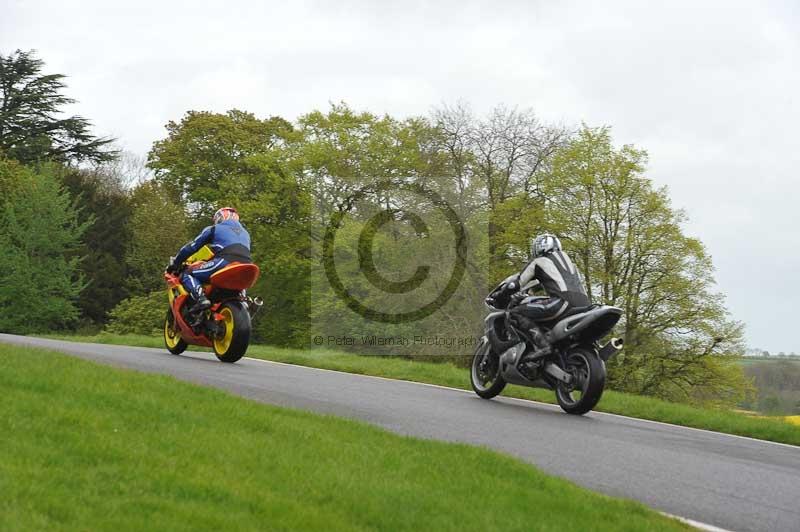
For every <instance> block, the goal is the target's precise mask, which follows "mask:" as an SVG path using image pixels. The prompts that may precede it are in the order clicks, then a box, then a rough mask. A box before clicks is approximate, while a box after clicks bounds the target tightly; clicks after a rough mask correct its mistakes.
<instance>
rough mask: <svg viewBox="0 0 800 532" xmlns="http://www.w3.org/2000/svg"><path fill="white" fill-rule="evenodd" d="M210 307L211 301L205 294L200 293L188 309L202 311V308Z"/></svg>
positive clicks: (196, 311) (193, 311) (195, 311)
mask: <svg viewBox="0 0 800 532" xmlns="http://www.w3.org/2000/svg"><path fill="white" fill-rule="evenodd" d="M210 307H211V301H209V300H208V298H207V297H206V295H205V294H201V295H200V297H198V298H197V300H196V302H195V304H194V305H192V308H191V309H189V310H190V311H191V312H192V313H198V312H202V311H204V310H208V309H209V308H210Z"/></svg>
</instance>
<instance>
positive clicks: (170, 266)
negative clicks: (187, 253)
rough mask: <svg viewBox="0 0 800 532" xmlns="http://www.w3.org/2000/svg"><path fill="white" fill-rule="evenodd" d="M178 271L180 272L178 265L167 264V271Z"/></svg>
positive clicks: (173, 272)
mask: <svg viewBox="0 0 800 532" xmlns="http://www.w3.org/2000/svg"><path fill="white" fill-rule="evenodd" d="M177 272H178V267H177V266H176V265H175V264H173V263H170V264H169V266H167V273H172V274H175V273H177Z"/></svg>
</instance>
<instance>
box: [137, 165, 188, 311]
mask: <svg viewBox="0 0 800 532" xmlns="http://www.w3.org/2000/svg"><path fill="white" fill-rule="evenodd" d="M130 205H131V209H132V212H131V215H130V221H129V223H128V227H127V230H128V233H129V235H130V240H129V241H128V242H127V245H126V249H125V253H124V256H125V265H126V266H127V269H128V278H127V280H126V288H127V289H128V290H129V291H130V293H132V294H134V295H137V296H138V295H142V294H146V293H148V292H151V291H154V290H158V289H160V288H162V287H163V286H164V280H163V278H162V274H163V272H164V269H165V268H166V266H167V263H168V261H169V257H170V256H172V255H174V254H175V253H176V252H177V251H178V249H180V247H181V246H183V245H184V244H185V243H186V242H188V240H189V238H190V235H189V229H188V220H187V217H186V213H185V211H184V209H183V206H182V205H181V204H180V203H179V202H178V201H176V200H175V199H174V197H172V196H171V195H170V194H169V193H168V191H167V190H166V189H165V188H164V186H162V185H159V184H158V183H155V182H153V181H146V182H144V183H142V184H140V185H139V186H137V187H136V188H135V189H133V191H132V192H131V197H130Z"/></svg>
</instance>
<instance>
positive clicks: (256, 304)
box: [247, 296, 264, 319]
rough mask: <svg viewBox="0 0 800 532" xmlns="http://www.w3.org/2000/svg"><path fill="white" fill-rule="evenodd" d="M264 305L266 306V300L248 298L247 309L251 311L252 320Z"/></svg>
mask: <svg viewBox="0 0 800 532" xmlns="http://www.w3.org/2000/svg"><path fill="white" fill-rule="evenodd" d="M262 305H264V300H263V299H261V298H260V297H258V296H256V297H248V298H247V308H248V310H250V319H253V318H254V317H255V315H256V314H258V311H259V310H261V307H262Z"/></svg>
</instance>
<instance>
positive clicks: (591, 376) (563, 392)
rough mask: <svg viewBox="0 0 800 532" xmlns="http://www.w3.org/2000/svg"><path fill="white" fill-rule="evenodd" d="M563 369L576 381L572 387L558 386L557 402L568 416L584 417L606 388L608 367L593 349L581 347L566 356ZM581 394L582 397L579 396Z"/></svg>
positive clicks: (560, 384)
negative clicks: (565, 365)
mask: <svg viewBox="0 0 800 532" xmlns="http://www.w3.org/2000/svg"><path fill="white" fill-rule="evenodd" d="M566 362H567V367H566V368H563V369H564V370H565V371H566V372H567V373H569V374H571V375H572V376H573V379H576V383H575V384H574V385H571V386H567V385H565V384H562V383H559V384H557V385H556V400H557V401H558V404H559V406H561V409H562V410H564V412H566V413H567V414H574V415H578V416H580V415H583V414H585V413H586V412H588V411H590V410H591V409H592V408H594V407H595V405H597V402H598V401H600V398H601V397H602V396H603V390H604V389H605V386H606V365H605V363H603V361H602V360H601V359H600V357H599V356H597V353H595V352H594V350H592V349H588V348H585V347H579V348H577V349H573V350H571V351H570V352H569V353H567V356H566ZM578 393H580V397H577V394H578Z"/></svg>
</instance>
